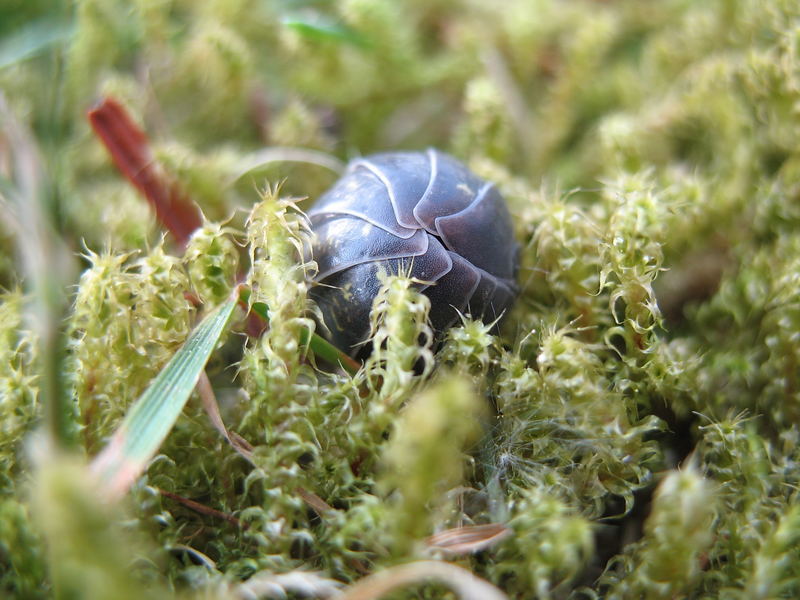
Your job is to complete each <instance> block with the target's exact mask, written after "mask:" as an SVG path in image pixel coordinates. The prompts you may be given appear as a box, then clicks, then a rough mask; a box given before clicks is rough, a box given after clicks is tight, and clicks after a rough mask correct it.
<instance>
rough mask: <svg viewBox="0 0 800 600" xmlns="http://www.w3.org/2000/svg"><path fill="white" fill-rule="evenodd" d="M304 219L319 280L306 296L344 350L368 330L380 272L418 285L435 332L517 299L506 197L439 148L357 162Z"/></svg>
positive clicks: (490, 317) (355, 348) (492, 313)
mask: <svg viewBox="0 0 800 600" xmlns="http://www.w3.org/2000/svg"><path fill="white" fill-rule="evenodd" d="M308 215H309V217H310V219H311V226H312V229H313V231H314V233H315V236H314V242H313V246H312V251H313V258H314V260H316V261H317V264H318V267H319V272H318V274H317V277H316V281H317V282H318V283H319V284H320V285H316V286H314V287H313V289H312V290H311V297H312V298H313V299H314V300H315V301H316V303H317V305H318V306H319V308H320V311H321V313H322V316H323V319H324V321H325V325H326V326H327V328H328V329H329V331H330V336H329V337H330V339H331V341H332V342H333V343H334V344H335V345H336V346H338V347H339V348H341V349H342V350H344V351H345V352H348V353H350V354H353V355H355V354H357V353H359V351H360V349H361V345H362V344H363V342H364V341H365V340H366V339H367V337H368V335H369V329H370V321H369V313H370V309H371V307H372V302H373V300H374V299H375V296H376V295H377V293H378V291H379V290H380V285H381V284H380V281H379V279H378V273H379V271H380V270H381V269H383V270H384V271H386V272H388V273H401V272H402V273H410V276H411V277H413V278H415V279H418V280H420V281H422V282H424V283H421V284H419V286H418V288H419V289H420V290H421V291H422V293H424V294H425V295H426V296H428V298H430V301H431V310H430V322H431V326H432V327H433V329H434V331H435V332H437V333H442V332H444V331H445V330H447V329H448V328H449V327H451V326H452V325H453V324H454V323H455V322H456V321H457V320H458V317H459V314H466V315H470V316H472V317H473V318H480V319H483V320H484V321H486V322H489V321H494V320H496V319H497V318H498V317H500V316H501V315H502V314H503V313H504V312H505V311H507V310H508V308H509V307H510V306H511V304H512V303H513V301H514V298H515V296H516V293H517V287H516V284H515V282H514V279H515V276H516V272H517V268H518V254H519V252H518V245H517V243H516V242H515V241H514V232H513V227H512V225H511V216H510V215H509V212H508V208H507V207H506V204H505V200H504V199H503V197H502V196H501V195H500V193H499V192H498V191H497V189H496V188H495V186H494V184H492V183H489V182H486V181H484V180H482V179H481V178H479V177H478V176H476V175H475V174H474V173H472V172H471V171H470V170H469V169H467V167H465V166H464V165H463V164H462V163H461V162H459V161H458V160H456V159H455V158H453V157H452V156H449V155H447V154H444V153H443V152H439V151H438V150H434V149H429V150H427V151H426V152H395V153H386V154H375V155H373V156H367V157H364V158H359V159H356V160H354V161H352V162H351V163H350V164H349V165H348V168H347V172H346V173H345V175H344V176H343V177H342V178H341V179H340V180H339V181H337V182H336V183H335V184H334V186H333V187H332V188H331V189H330V190H328V191H327V192H326V193H325V194H324V195H323V196H321V197H320V199H319V200H318V201H317V203H316V204H315V205H314V206H313V207H312V208H311V210H310V211H309V213H308Z"/></svg>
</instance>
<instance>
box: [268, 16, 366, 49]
mask: <svg viewBox="0 0 800 600" xmlns="http://www.w3.org/2000/svg"><path fill="white" fill-rule="evenodd" d="M281 23H282V24H283V25H284V26H285V27H288V28H289V29H293V30H294V31H296V32H297V33H299V34H300V35H302V36H304V37H306V38H308V39H311V40H314V41H332V42H336V43H340V44H349V45H351V46H355V47H357V48H368V47H369V42H368V41H367V39H366V38H365V37H364V36H363V35H361V34H360V33H358V32H357V31H355V30H353V29H350V28H349V27H347V26H346V25H343V24H342V23H340V22H338V21H335V20H334V19H331V18H330V17H327V16H326V15H322V14H318V13H315V14H311V15H308V14H298V15H291V16H288V15H287V16H285V17H283V19H281Z"/></svg>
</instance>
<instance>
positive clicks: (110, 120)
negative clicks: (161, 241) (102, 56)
mask: <svg viewBox="0 0 800 600" xmlns="http://www.w3.org/2000/svg"><path fill="white" fill-rule="evenodd" d="M88 117H89V123H90V124H91V126H92V129H93V130H94V132H95V133H96V134H97V136H98V137H99V138H100V139H101V140H102V142H103V144H104V145H105V147H106V149H107V150H108V151H109V153H110V154H111V158H112V160H113V161H114V164H115V165H117V168H118V169H119V170H120V171H122V174H123V175H124V176H125V177H126V178H127V179H128V181H130V182H131V183H132V184H133V185H134V187H136V189H138V190H139V191H140V192H141V193H142V195H143V196H144V197H145V198H146V199H147V201H148V202H149V203H150V206H151V207H152V208H153V211H154V212H155V214H156V218H157V219H158V220H159V222H160V223H161V224H162V225H163V226H164V227H165V228H166V229H167V231H169V232H170V233H171V234H172V236H173V237H174V238H175V241H176V242H177V243H178V244H179V245H180V246H181V247H185V246H186V242H187V241H188V240H189V237H190V236H191V235H192V233H193V232H194V231H195V230H196V229H197V228H199V227H200V226H201V225H202V216H201V214H200V210H199V209H198V208H197V206H196V205H195V204H194V203H193V202H192V201H191V200H190V199H189V198H188V196H187V195H186V194H185V192H183V190H182V189H181V187H180V185H179V184H178V182H177V181H175V180H173V179H172V178H171V177H169V175H168V174H167V172H166V171H165V170H164V169H163V168H162V167H161V165H160V164H159V163H158V162H157V161H156V160H155V158H154V156H153V153H152V151H151V150H150V144H149V142H148V140H147V136H146V135H145V134H144V132H143V131H142V130H141V129H140V128H139V127H138V126H137V125H136V123H134V121H133V119H132V118H131V117H130V115H129V114H128V112H127V111H126V110H125V108H124V107H123V106H122V105H121V104H120V103H119V102H117V101H116V100H114V99H113V98H104V99H103V100H102V101H101V102H100V103H99V104H98V105H97V106H95V107H94V108H93V109H92V110H90V111H89V113H88Z"/></svg>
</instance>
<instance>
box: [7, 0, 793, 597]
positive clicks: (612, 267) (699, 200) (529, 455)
mask: <svg viewBox="0 0 800 600" xmlns="http://www.w3.org/2000/svg"><path fill="white" fill-rule="evenodd" d="M0 90H1V91H2V93H1V95H0V217H2V218H1V219H0V286H2V289H3V290H4V291H3V292H2V304H1V305H0V594H2V595H5V596H6V597H10V598H26V599H27V598H49V597H53V596H55V597H63V598H67V597H69V598H111V597H113V598H127V597H131V598H133V597H136V598H141V597H143V596H144V597H173V596H175V597H178V596H179V597H188V598H204V597H208V598H212V597H213V598H228V597H230V598H253V597H301V596H303V595H305V596H310V597H332V596H333V595H335V594H341V593H345V594H350V596H349V597H352V598H355V597H359V598H362V597H363V598H366V597H378V596H379V592H378V591H377V590H378V587H376V586H375V584H372V586H371V587H367V588H366V590H367V591H363V590H364V589H365V588H364V587H363V585H362V587H361V588H353V587H348V586H351V585H352V584H353V582H358V581H361V582H362V584H363V583H364V582H365V581H370V582H374V580H373V579H365V578H369V577H370V574H373V573H380V572H383V573H395V574H397V573H399V571H397V566H398V565H406V567H407V568H410V569H411V570H410V571H408V572H407V573H410V574H411V575H409V576H408V577H407V584H408V585H406V586H404V587H403V588H402V589H401V590H399V591H395V592H393V593H394V595H393V596H391V597H393V598H443V597H457V596H459V595H461V597H464V598H468V597H470V596H469V594H470V591H469V590H470V589H471V590H473V592H472V593H473V594H476V593H478V592H475V590H478V589H479V588H478V587H476V586H478V585H479V584H478V583H476V582H477V580H472V579H469V576H468V573H467V572H471V573H472V574H474V575H475V576H477V577H479V578H481V579H482V580H484V581H486V582H489V583H491V584H492V585H493V586H495V587H496V588H498V589H499V590H501V591H498V589H495V590H493V591H492V593H498V594H505V595H507V596H508V597H509V598H534V597H536V598H576V599H577V598H601V597H602V598H704V597H707V598H748V599H754V598H794V597H798V596H800V506H798V498H797V486H798V483H799V481H798V480H799V479H800V468H798V461H800V451H798V447H797V444H798V417H800V379H799V377H800V373H799V372H798V365H800V228H799V227H798V226H800V147H799V146H798V140H800V4H798V3H797V2H796V1H795V0H606V1H599V0H595V1H590V0H560V1H559V0H504V2H502V3H489V2H479V1H473V0H460V1H455V0H425V1H420V0H408V1H406V2H394V1H389V0H342V1H339V2H334V1H326V0H218V1H217V0H207V1H204V2H191V1H188V0H134V1H123V0H77V1H75V2H71V3H58V2H50V1H47V0H0ZM104 96H111V97H114V98H116V99H118V100H119V101H120V102H121V103H122V104H123V105H124V106H125V107H126V108H127V109H128V110H129V111H130V112H131V114H132V115H134V118H135V120H136V121H137V122H139V123H141V124H142V126H143V128H144V129H145V130H146V131H147V132H148V134H149V136H150V138H151V140H152V144H153V149H154V153H155V157H156V159H157V160H158V161H159V163H160V164H161V165H162V166H163V168H164V170H165V172H168V173H171V174H173V175H174V176H175V178H176V179H177V181H179V182H180V184H181V185H182V187H183V189H184V190H185V191H186V193H187V194H188V195H189V197H190V198H192V199H193V200H194V201H195V202H196V203H197V204H198V205H199V206H200V207H201V208H202V211H203V213H204V215H205V217H206V221H205V223H204V225H203V227H202V229H201V230H200V231H199V232H198V233H197V234H196V235H195V236H194V237H193V238H192V240H191V241H190V242H189V245H188V247H187V248H186V249H185V251H183V250H181V249H180V248H179V247H177V246H176V245H175V244H173V243H171V242H170V241H169V240H165V239H164V238H163V234H162V232H161V230H160V226H159V225H158V224H157V223H156V222H155V221H154V219H153V217H152V215H151V214H150V210H149V208H148V206H147V204H146V203H145V202H144V201H143V200H142V199H141V197H140V196H139V195H138V192H137V191H136V190H135V189H134V188H133V187H132V186H130V185H129V184H128V183H127V182H126V181H125V180H124V179H123V178H122V177H121V176H120V174H119V173H118V172H117V171H116V170H115V168H114V167H113V165H112V163H111V161H110V159H109V156H108V154H107V153H106V151H105V149H104V148H103V146H102V144H101V143H100V142H99V140H98V139H97V138H96V137H95V136H94V135H93V134H92V132H91V130H90V127H89V125H88V123H87V120H86V112H87V110H88V109H90V108H91V107H92V105H93V104H94V103H95V102H96V101H97V100H98V99H99V98H101V97H104ZM428 146H435V147H438V148H441V149H443V150H446V151H449V152H451V153H453V154H454V155H456V156H457V157H459V158H461V159H463V160H464V161H466V162H468V163H469V164H470V166H471V167H472V168H473V169H474V170H475V171H476V172H478V173H479V174H481V175H483V176H484V177H486V178H488V179H491V180H493V181H495V182H497V183H498V185H499V186H500V188H501V189H502V191H503V193H504V195H505V196H506V197H507V199H508V201H509V203H510V206H511V210H512V213H513V214H514V217H515V219H514V220H515V226H516V228H517V236H518V240H519V242H520V243H521V244H522V269H521V273H520V279H519V284H520V287H521V294H520V298H519V300H518V302H517V305H516V307H515V309H514V310H513V312H512V313H511V314H510V315H509V316H508V317H507V319H506V320H505V323H504V326H503V330H502V333H501V334H500V335H497V336H495V335H492V334H491V333H490V330H489V328H488V327H487V326H484V325H483V324H481V323H476V322H471V321H466V322H465V323H464V325H463V326H462V327H457V328H455V329H453V330H452V331H451V332H450V334H449V336H448V338H447V341H446V343H445V345H444V347H443V349H442V350H441V351H440V352H439V353H438V354H437V355H436V359H435V362H436V365H435V367H433V363H432V360H433V359H432V358H431V354H430V349H429V348H426V347H420V346H418V345H417V339H418V335H419V333H420V332H423V331H425V328H426V323H425V314H426V312H425V311H426V308H427V307H426V304H425V300H424V298H422V297H421V296H420V295H419V294H417V293H416V292H414V291H413V289H411V288H410V287H409V285H408V282H407V281H405V280H403V279H402V278H399V279H392V280H390V281H388V282H387V287H386V288H385V290H384V293H383V295H382V296H381V303H380V304H379V305H377V306H376V309H375V311H374V313H373V321H374V328H375V329H374V330H375V335H376V336H378V339H385V340H387V344H386V345H385V348H384V349H383V350H382V351H381V352H379V353H376V355H374V356H373V357H372V358H370V359H369V360H368V361H367V362H366V363H365V365H364V366H363V368H362V369H361V370H360V371H359V373H357V374H356V375H354V376H351V375H348V374H345V373H343V372H339V371H337V370H336V369H330V368H325V367H323V366H322V365H320V367H319V368H318V367H316V366H315V365H314V360H313V356H312V355H310V354H309V351H308V348H307V345H306V344H304V343H302V339H303V338H302V331H303V330H304V328H308V327H313V321H312V319H311V316H312V314H313V306H312V305H311V304H310V302H309V301H308V300H307V298H306V292H307V289H308V278H309V273H312V272H313V265H311V264H309V263H304V262H303V258H302V256H301V255H300V254H299V253H298V252H297V250H296V249H297V247H301V246H302V245H303V244H304V243H306V240H307V235H308V232H307V230H306V229H305V225H304V221H303V218H302V216H301V214H300V213H298V212H297V211H296V208H295V207H299V208H300V209H302V208H303V207H307V206H308V205H309V204H308V203H309V202H311V201H313V199H314V198H315V197H317V196H318V195H319V194H320V193H321V192H322V191H323V190H324V189H326V187H327V186H329V185H330V184H331V183H332V182H333V181H334V180H335V178H336V173H335V170H336V168H337V165H339V164H340V163H341V162H343V161H346V160H347V159H349V158H351V157H353V156H356V155H359V154H369V153H372V152H376V151H382V150H390V149H421V148H425V147H428ZM278 182H282V186H281V187H280V190H278V189H277V188H276V187H275V185H274V184H276V183H278ZM268 183H270V184H272V185H267V184H268ZM304 197H307V198H308V200H297V201H292V200H289V198H304ZM248 215H249V216H248ZM497 242H498V243H502V242H503V241H502V240H498V241H497ZM238 273H246V275H245V277H246V281H247V282H248V283H249V284H250V285H251V287H252V289H253V290H254V294H256V295H257V298H256V299H257V300H258V301H260V302H263V303H265V304H266V305H268V306H269V310H270V317H271V318H270V326H269V329H268V330H267V332H266V333H265V334H264V335H263V336H261V337H259V338H257V339H253V338H251V339H248V338H246V336H244V335H242V332H243V331H244V325H242V324H241V321H242V318H243V315H242V314H239V315H238V317H237V319H236V320H237V322H239V324H234V325H233V333H231V334H230V335H228V336H226V337H225V338H224V340H223V343H222V345H221V348H219V349H218V351H217V352H216V353H215V354H214V356H213V358H212V361H211V363H210V364H209V367H208V373H209V376H210V377H211V380H212V383H213V386H214V389H215V391H216V395H217V398H218V400H219V403H220V407H221V410H222V416H223V418H224V421H225V422H226V423H227V424H228V426H229V427H230V428H231V430H233V431H235V432H237V433H238V434H239V435H241V436H242V437H243V438H244V439H245V440H247V442H249V444H251V445H252V447H253V449H252V455H251V457H250V460H246V459H245V458H244V457H243V456H242V455H241V454H240V453H237V451H236V449H235V448H234V447H232V446H231V445H230V444H228V442H226V440H225V439H224V438H223V436H221V435H220V434H219V433H218V432H217V431H216V430H215V429H214V427H213V426H212V425H211V422H210V421H209V419H208V418H207V416H206V415H205V414H204V412H203V409H202V408H201V407H200V405H199V403H198V402H195V401H193V402H190V403H189V405H188V406H187V408H186V409H185V411H184V413H183V415H182V417H181V418H180V419H179V421H178V422H177V424H176V427H175V428H174V430H173V431H172V432H171V434H170V435H169V437H168V438H167V440H166V442H165V443H164V445H163V446H162V447H161V449H160V453H159V455H158V456H157V457H156V458H155V460H154V461H153V463H152V464H151V465H150V467H149V469H148V470H147V471H146V474H144V475H143V476H142V477H141V478H139V479H138V481H137V482H136V484H135V485H134V487H133V489H132V490H131V492H130V494H128V496H127V497H126V498H125V499H124V500H123V501H122V502H111V503H110V502H108V501H106V499H104V498H103V496H102V494H101V493H100V492H98V491H97V489H96V487H95V483H94V482H93V480H92V478H91V476H90V475H89V474H88V472H87V470H86V464H85V463H86V462H87V458H91V457H93V456H95V455H96V454H97V453H98V451H99V450H100V449H101V448H102V447H103V445H104V443H105V442H106V440H107V439H108V437H109V436H110V435H111V433H112V432H113V431H114V430H115V428H116V427H117V426H118V424H119V422H120V419H121V418H122V416H123V415H124V414H125V413H126V411H127V410H128V407H129V406H130V405H131V403H132V402H133V401H134V400H135V399H136V398H137V397H138V396H139V395H140V394H141V393H142V392H143V391H144V389H145V388H146V387H147V385H148V383H149V382H150V380H151V378H152V377H153V376H154V375H155V374H156V373H158V372H159V370H160V369H161V368H162V367H163V365H164V364H165V363H166V361H167V360H168V359H169V357H170V356H172V355H173V354H174V353H175V351H176V350H177V349H178V348H179V347H180V346H181V345H182V343H183V342H184V340H185V339H186V337H187V335H188V334H189V332H190V331H191V330H192V328H193V326H194V324H195V323H196V322H197V319H198V316H200V315H202V314H205V313H206V312H207V309H209V308H210V307H213V306H216V305H218V304H220V303H221V302H223V301H224V299H225V298H227V297H228V295H229V294H230V290H231V288H232V287H233V285H234V282H235V280H236V277H237V274H238ZM419 360H422V361H423V363H424V364H428V365H429V366H431V367H432V368H430V369H426V370H425V372H424V373H422V374H420V373H418V372H416V371H415V370H414V365H415V364H417V363H418V361H419ZM190 501H191V502H190ZM193 503H194V504H193ZM480 525H482V526H485V527H484V528H483V529H480V528H479V529H474V528H472V527H473V526H480ZM486 531H492V532H493V535H488V534H485V533H484V535H479V534H477V533H476V532H486ZM443 532H446V533H448V534H461V535H466V534H471V535H472V537H470V538H469V540H470V541H469V543H466V544H465V547H461V546H458V545H455V544H453V543H452V542H450V543H448V542H446V541H445V540H447V539H450V538H448V537H447V536H446V535H443ZM494 534H497V535H494ZM476 535H477V538H476V537H475V536H476ZM431 536H433V537H431ZM431 560H435V561H440V562H436V563H431V562H430V561H431ZM443 561H446V562H447V563H449V564H455V565H459V566H460V567H462V568H463V569H464V570H463V571H452V572H450V571H448V572H447V573H449V574H444V575H443V574H442V573H443V572H441V571H440V570H437V569H438V567H437V566H436V565H443V564H444V562H443ZM431 565H434V566H431ZM391 569H394V570H391ZM453 573H457V574H456V575H453ZM431 575H437V577H438V579H437V580H436V581H433V580H432V579H430V577H429V576H431ZM459 585H462V586H464V585H465V586H466V587H467V588H468V589H467V590H466V591H464V590H461V591H459V587H458V586H459ZM486 589H488V588H486ZM370 590H371V591H370ZM484 591H485V590H484ZM357 593H362V594H366V595H362V596H358V595H357ZM486 593H489V592H486ZM281 594H283V595H281ZM387 597H388V596H387ZM472 597H476V596H472ZM478 597H481V596H478ZM482 597H489V596H482ZM498 597H503V596H498Z"/></svg>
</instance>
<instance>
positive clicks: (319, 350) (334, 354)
mask: <svg viewBox="0 0 800 600" xmlns="http://www.w3.org/2000/svg"><path fill="white" fill-rule="evenodd" d="M248 298H249V292H245V293H244V294H243V295H242V300H243V302H245V303H247V300H248ZM250 310H252V311H253V312H254V313H256V314H257V315H258V316H259V317H261V318H262V319H264V321H269V307H268V306H267V305H266V304H264V303H263V302H253V305H252V306H251V307H250ZM309 333H310V332H309V330H308V329H303V331H302V332H301V333H300V344H301V345H303V346H305V345H306V344H308V347H309V348H311V351H312V352H313V353H314V355H315V356H318V357H320V358H322V359H324V360H326V361H328V362H329V363H331V364H334V365H340V366H341V367H342V368H343V369H344V370H345V371H347V372H348V373H349V374H350V375H355V374H356V373H358V370H359V369H360V368H361V363H359V362H358V361H357V360H355V359H354V358H350V357H349V356H348V355H347V354H345V353H344V352H342V351H341V350H339V348H337V347H336V346H334V345H333V344H331V343H330V342H329V341H328V340H326V339H325V338H323V337H321V336H319V335H317V334H316V333H311V335H310V338H309Z"/></svg>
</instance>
